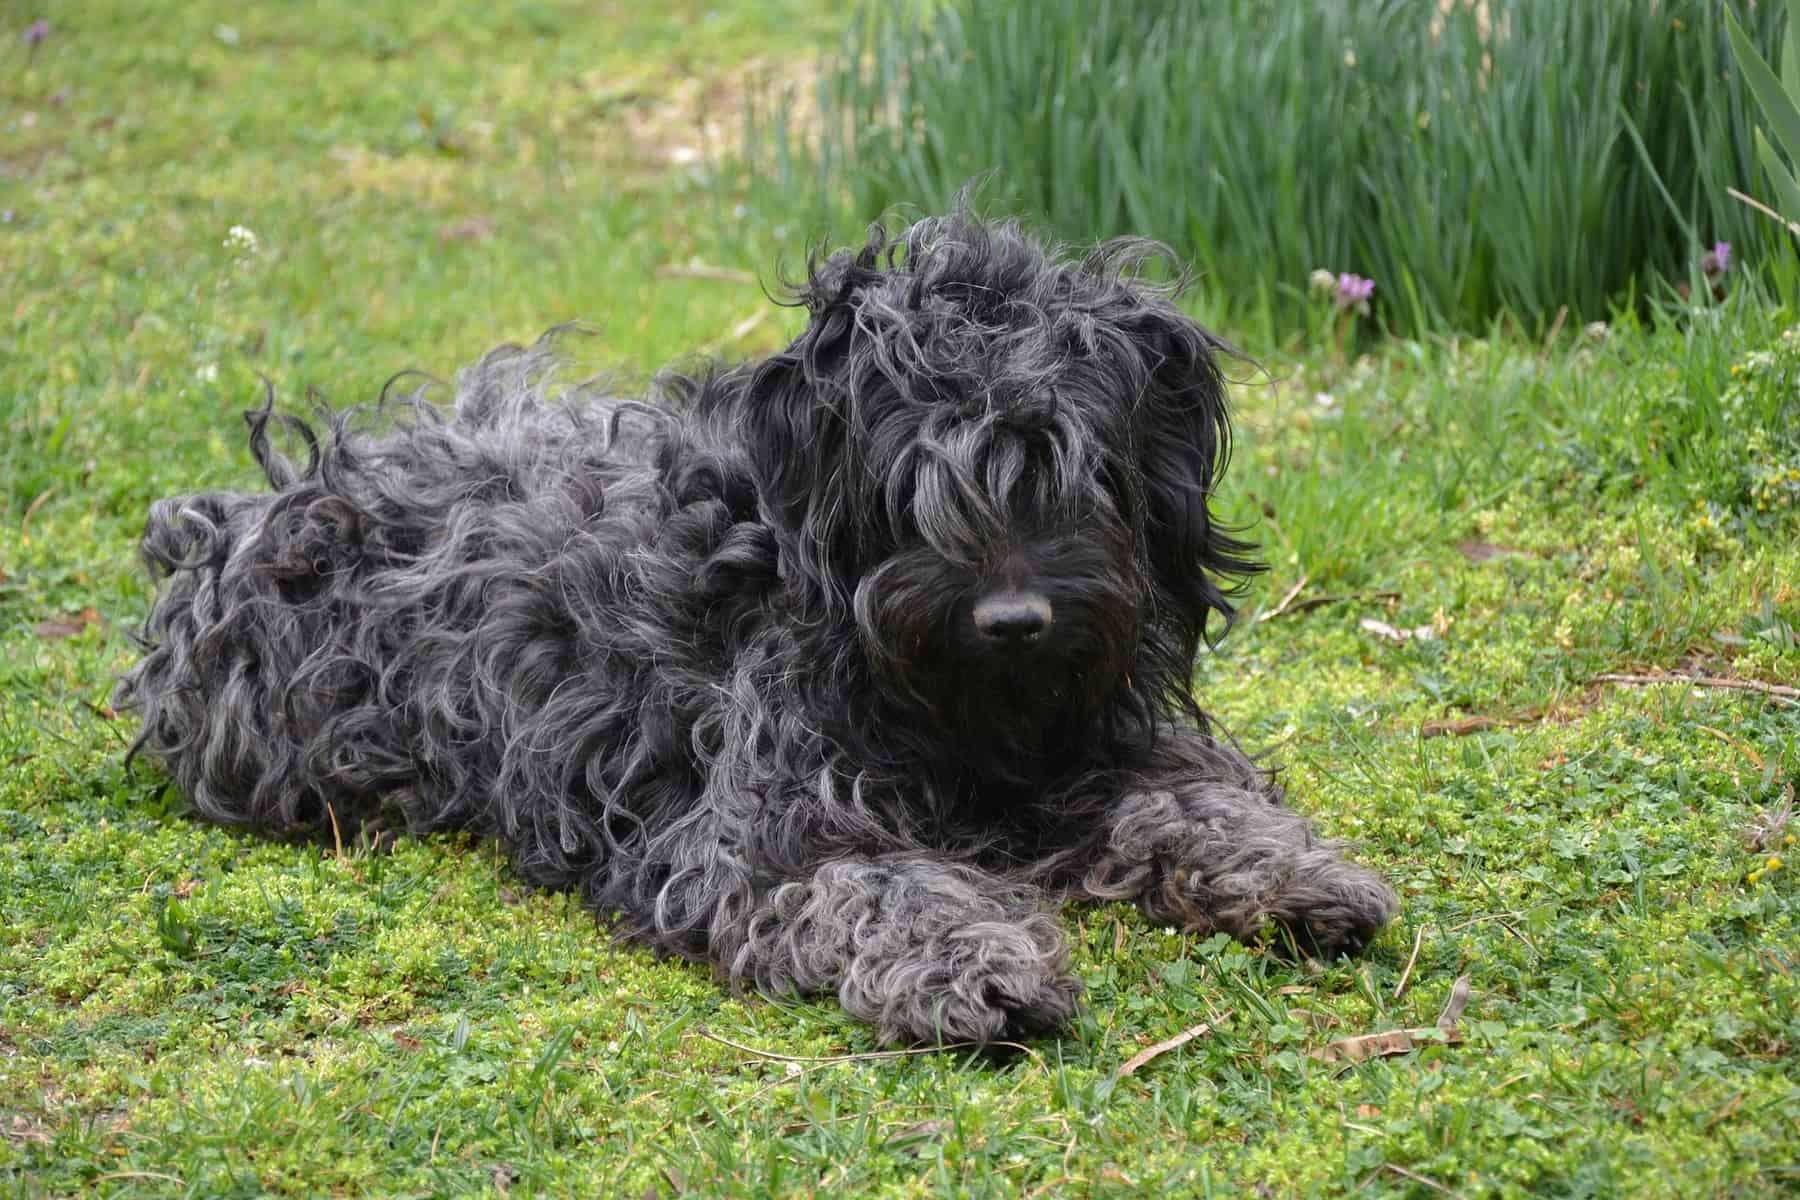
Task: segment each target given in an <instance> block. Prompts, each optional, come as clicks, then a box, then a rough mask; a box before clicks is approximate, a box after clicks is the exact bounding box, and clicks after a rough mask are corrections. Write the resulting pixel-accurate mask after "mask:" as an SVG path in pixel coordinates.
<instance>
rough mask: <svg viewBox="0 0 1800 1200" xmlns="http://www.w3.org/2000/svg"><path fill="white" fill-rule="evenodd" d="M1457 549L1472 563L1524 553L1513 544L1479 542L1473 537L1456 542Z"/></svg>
mask: <svg viewBox="0 0 1800 1200" xmlns="http://www.w3.org/2000/svg"><path fill="white" fill-rule="evenodd" d="M1456 550H1457V553H1459V554H1461V555H1462V556H1463V557H1464V558H1466V559H1468V560H1469V561H1470V562H1472V563H1484V562H1487V561H1488V560H1489V559H1494V558H1506V557H1508V556H1510V555H1514V554H1522V553H1523V551H1521V550H1519V549H1517V548H1516V547H1513V546H1496V545H1494V544H1493V543H1491V542H1478V541H1475V540H1473V539H1470V540H1469V541H1466V542H1458V543H1456Z"/></svg>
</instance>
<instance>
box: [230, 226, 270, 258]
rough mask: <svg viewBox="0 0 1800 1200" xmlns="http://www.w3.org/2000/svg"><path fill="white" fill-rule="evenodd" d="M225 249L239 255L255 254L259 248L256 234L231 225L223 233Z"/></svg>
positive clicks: (242, 227) (259, 244)
mask: <svg viewBox="0 0 1800 1200" xmlns="http://www.w3.org/2000/svg"><path fill="white" fill-rule="evenodd" d="M225 248H226V249H227V250H233V251H236V252H237V253H239V254H255V253H256V252H257V250H258V249H260V248H261V243H260V242H259V241H258V240H257V237H256V232H255V231H254V230H251V229H246V228H245V227H244V226H242V225H233V226H232V227H231V228H230V229H228V230H226V231H225Z"/></svg>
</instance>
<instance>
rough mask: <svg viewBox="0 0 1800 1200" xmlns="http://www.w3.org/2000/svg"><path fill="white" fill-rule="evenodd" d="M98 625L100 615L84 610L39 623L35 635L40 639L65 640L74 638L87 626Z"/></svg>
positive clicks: (87, 609) (89, 609)
mask: <svg viewBox="0 0 1800 1200" xmlns="http://www.w3.org/2000/svg"><path fill="white" fill-rule="evenodd" d="M99 623H100V614H99V613H98V612H96V611H95V610H94V609H92V608H84V609H82V610H81V611H80V612H78V613H70V614H68V615H67V616H64V617H51V618H50V619H49V620H47V621H39V622H38V623H37V625H36V627H35V628H36V630H37V635H38V636H39V637H41V638H46V639H49V638H66V637H74V636H76V635H77V634H79V633H80V632H81V631H82V630H84V629H86V628H87V627H88V626H89V625H98V624H99Z"/></svg>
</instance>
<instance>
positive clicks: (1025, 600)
mask: <svg viewBox="0 0 1800 1200" xmlns="http://www.w3.org/2000/svg"><path fill="white" fill-rule="evenodd" d="M974 617H975V632H976V633H979V634H980V635H981V636H982V637H983V638H984V639H986V640H988V641H990V642H994V643H996V644H999V645H1008V646H1024V645H1029V644H1030V643H1032V642H1035V641H1037V640H1038V639H1039V638H1040V637H1042V636H1043V635H1044V631H1045V630H1047V629H1049V628H1050V622H1051V620H1052V619H1053V617H1054V614H1053V613H1052V612H1051V611H1050V601H1049V600H1047V599H1045V598H1044V597H1043V596H1041V595H1039V594H1038V593H1036V592H996V593H994V594H993V595H991V596H986V597H983V598H982V599H981V600H980V601H978V602H977V603H976V605H975V613H974Z"/></svg>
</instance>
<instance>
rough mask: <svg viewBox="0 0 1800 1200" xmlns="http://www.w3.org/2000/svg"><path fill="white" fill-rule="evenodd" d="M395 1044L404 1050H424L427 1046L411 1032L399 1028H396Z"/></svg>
mask: <svg viewBox="0 0 1800 1200" xmlns="http://www.w3.org/2000/svg"><path fill="white" fill-rule="evenodd" d="M394 1044H395V1045H397V1046H399V1047H400V1048H401V1049H402V1050H423V1049H424V1048H425V1043H424V1042H422V1041H420V1040H419V1039H418V1038H416V1037H413V1036H412V1035H411V1034H410V1033H402V1032H400V1031H399V1030H398V1029H396V1030H394Z"/></svg>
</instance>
